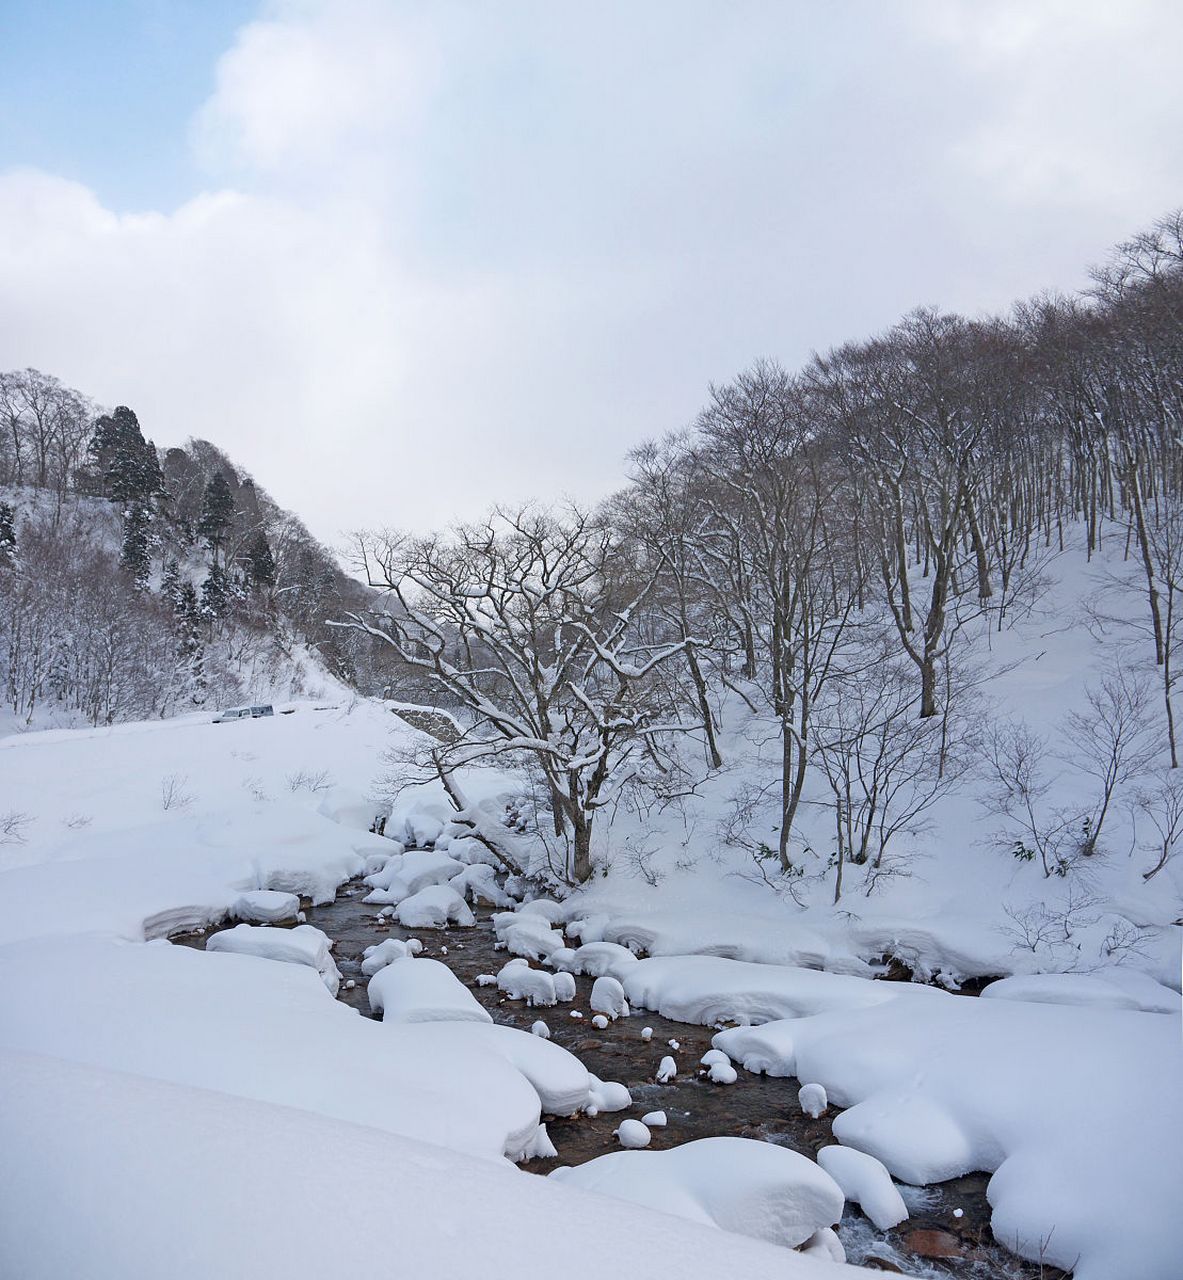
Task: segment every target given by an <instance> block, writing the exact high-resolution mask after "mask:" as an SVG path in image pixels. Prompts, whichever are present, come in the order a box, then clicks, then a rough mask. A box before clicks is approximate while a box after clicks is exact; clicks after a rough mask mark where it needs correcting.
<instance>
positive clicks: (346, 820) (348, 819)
mask: <svg viewBox="0 0 1183 1280" xmlns="http://www.w3.org/2000/svg"><path fill="white" fill-rule="evenodd" d="M378 809H379V806H378V805H377V804H375V803H374V802H373V801H372V800H367V799H366V798H365V796H363V795H359V794H358V793H357V792H356V791H351V790H350V789H349V788H348V787H333V788H331V790H329V791H328V792H327V793H326V794H325V795H324V796H323V797H322V799H321V801H320V803H319V804H318V805H317V806H316V812H317V813H319V814H320V815H321V816H322V817H325V818H328V819H329V821H330V822H336V823H339V824H340V825H341V826H343V827H352V828H353V829H354V830H355V831H370V830H372V829H373V826H374V822H375V819H376V818H377V816H378Z"/></svg>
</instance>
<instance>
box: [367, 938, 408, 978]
mask: <svg viewBox="0 0 1183 1280" xmlns="http://www.w3.org/2000/svg"><path fill="white" fill-rule="evenodd" d="M410 954H411V953H410V951H409V950H408V949H407V944H406V943H405V942H403V940H402V939H401V938H386V939H385V940H384V941H382V942H378V943H375V944H374V946H372V947H367V948H366V949H365V952H364V954H363V956H362V962H361V971H362V973H363V974H364V975H365V976H366V977H367V978H372V977H373V976H374V974H376V973H377V972H378V970H379V969H385V968H386V966H387V965H388V964H390V962H391V961H392V960H401V959H402V958H403V956H407V955H410Z"/></svg>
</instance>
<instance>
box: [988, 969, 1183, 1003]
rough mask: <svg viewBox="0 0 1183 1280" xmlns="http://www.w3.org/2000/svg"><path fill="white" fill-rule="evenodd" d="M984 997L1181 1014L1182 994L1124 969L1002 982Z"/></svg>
mask: <svg viewBox="0 0 1183 1280" xmlns="http://www.w3.org/2000/svg"><path fill="white" fill-rule="evenodd" d="M982 997H983V998H985V999H990V1000H1023V1001H1027V1002H1029V1003H1033V1004H1074V1005H1088V1006H1091V1007H1093V1008H1097V1009H1141V1010H1143V1011H1144V1012H1147V1013H1178V1012H1179V1011H1180V1005H1179V994H1178V992H1175V991H1172V990H1171V989H1170V988H1169V987H1164V986H1163V985H1162V984H1161V983H1159V982H1155V981H1154V979H1153V978H1149V977H1147V976H1146V975H1145V974H1141V973H1137V972H1133V971H1128V970H1121V969H1109V970H1106V972H1105V973H1104V974H1100V973H1042V974H1027V975H1021V976H1015V977H1010V978H1002V979H1000V980H999V981H998V982H992V983H990V985H989V986H987V987H985V988H984V989H983V991H982Z"/></svg>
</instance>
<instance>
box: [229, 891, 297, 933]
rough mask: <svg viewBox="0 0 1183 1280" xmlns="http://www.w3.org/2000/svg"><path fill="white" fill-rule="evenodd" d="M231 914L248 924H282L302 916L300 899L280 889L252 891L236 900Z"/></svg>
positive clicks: (242, 894)
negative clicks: (281, 891)
mask: <svg viewBox="0 0 1183 1280" xmlns="http://www.w3.org/2000/svg"><path fill="white" fill-rule="evenodd" d="M230 914H231V915H232V916H233V917H234V919H235V920H244V921H246V923H247V924H280V923H282V922H283V921H285V920H295V919H296V917H297V916H298V915H299V914H300V899H299V898H297V897H296V895H295V894H294V893H280V892H279V890H278V889H252V890H250V891H249V892H247V893H241V894H239V895H238V897H237V898H235V899H234V902H233V904H232V905H231V907H230Z"/></svg>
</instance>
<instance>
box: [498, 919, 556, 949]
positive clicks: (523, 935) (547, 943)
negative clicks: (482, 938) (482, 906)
mask: <svg viewBox="0 0 1183 1280" xmlns="http://www.w3.org/2000/svg"><path fill="white" fill-rule="evenodd" d="M493 931H494V933H496V935H497V940H498V941H499V942H500V943H501V944H502V945H503V946H504V947H505V948H506V950H507V951H508V952H509V953H510V955H515V956H524V957H526V958H527V959H530V960H545V959H546V958H547V956H549V955H551V954H552V953H553V952H555V951H558V950H560V949H561V948H562V947H563V945H564V943H563V935H562V934H561V933H556V932H555V931H554V930H553V929H552V928H551V927H550V923H549V922H548V921H547V919H546V917H545V916H542V915H538V914H536V913H535V914H530V913H529V912H527V913H526V914H522V913H521V912H518V911H500V912H498V913H497V915H495V916H494V917H493Z"/></svg>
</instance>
